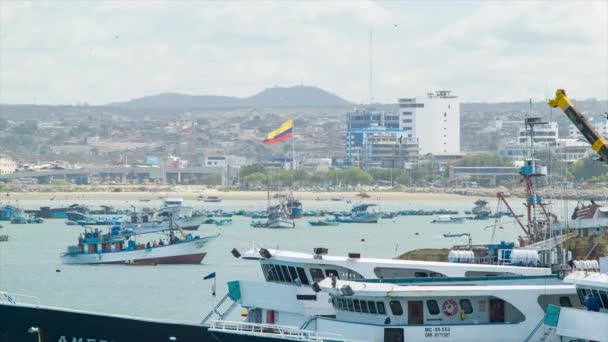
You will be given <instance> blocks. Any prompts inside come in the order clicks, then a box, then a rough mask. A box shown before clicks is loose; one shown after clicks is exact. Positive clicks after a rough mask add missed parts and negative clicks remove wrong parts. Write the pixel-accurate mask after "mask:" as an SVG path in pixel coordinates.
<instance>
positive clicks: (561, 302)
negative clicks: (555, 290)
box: [559, 297, 572, 308]
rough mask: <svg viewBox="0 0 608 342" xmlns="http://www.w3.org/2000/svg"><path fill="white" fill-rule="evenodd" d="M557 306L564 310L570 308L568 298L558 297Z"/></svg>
mask: <svg viewBox="0 0 608 342" xmlns="http://www.w3.org/2000/svg"><path fill="white" fill-rule="evenodd" d="M559 306H561V307H564V308H571V307H572V303H571V302H570V298H568V297H559Z"/></svg>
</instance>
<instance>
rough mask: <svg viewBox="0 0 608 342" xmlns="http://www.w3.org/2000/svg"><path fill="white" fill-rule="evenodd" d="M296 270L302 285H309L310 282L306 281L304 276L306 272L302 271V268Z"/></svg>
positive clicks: (306, 278)
mask: <svg viewBox="0 0 608 342" xmlns="http://www.w3.org/2000/svg"><path fill="white" fill-rule="evenodd" d="M297 270H298V276H299V278H300V281H301V282H302V285H309V284H310V282H309V281H308V277H307V276H306V272H305V271H304V269H303V268H302V267H298V268H297Z"/></svg>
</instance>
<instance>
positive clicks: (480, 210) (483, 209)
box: [471, 199, 492, 218]
mask: <svg viewBox="0 0 608 342" xmlns="http://www.w3.org/2000/svg"><path fill="white" fill-rule="evenodd" d="M471 214H473V215H475V216H476V217H478V218H481V217H488V216H490V215H491V214H492V209H490V207H488V201H484V200H481V199H480V200H477V201H475V207H473V209H472V210H471Z"/></svg>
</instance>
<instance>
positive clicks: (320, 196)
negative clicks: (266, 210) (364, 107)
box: [0, 187, 468, 201]
mask: <svg viewBox="0 0 608 342" xmlns="http://www.w3.org/2000/svg"><path fill="white" fill-rule="evenodd" d="M358 193H359V192H309V191H295V192H294V197H295V198H297V199H300V200H307V201H309V200H321V201H323V200H331V199H332V198H336V197H343V198H344V199H347V200H348V199H350V200H356V199H358V198H359V197H357V194H358ZM366 193H367V194H368V195H369V196H370V197H369V200H373V201H377V200H381V201H404V200H459V199H461V200H464V199H468V196H463V195H458V194H448V193H432V192H366ZM7 194H8V196H7ZM199 195H203V196H204V197H205V198H206V197H208V196H217V197H219V198H221V199H223V200H251V201H263V200H266V199H267V198H268V193H267V192H266V191H219V190H216V189H189V188H186V189H180V188H179V187H178V188H176V189H172V190H171V191H150V192H147V191H146V192H144V191H121V192H112V191H78V192H9V193H2V194H1V197H0V198H1V199H2V200H8V199H10V200H41V201H42V200H48V199H51V198H53V199H55V200H73V201H77V200H155V199H160V198H165V197H181V198H183V199H185V200H195V199H196V198H197V197H198V196H199ZM272 195H273V194H272V193H271V196H272Z"/></svg>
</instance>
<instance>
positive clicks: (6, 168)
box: [0, 156, 17, 175]
mask: <svg viewBox="0 0 608 342" xmlns="http://www.w3.org/2000/svg"><path fill="white" fill-rule="evenodd" d="M15 170H17V163H16V162H15V161H14V160H13V159H11V158H8V157H1V156H0V175H10V174H11V173H13V172H15Z"/></svg>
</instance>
